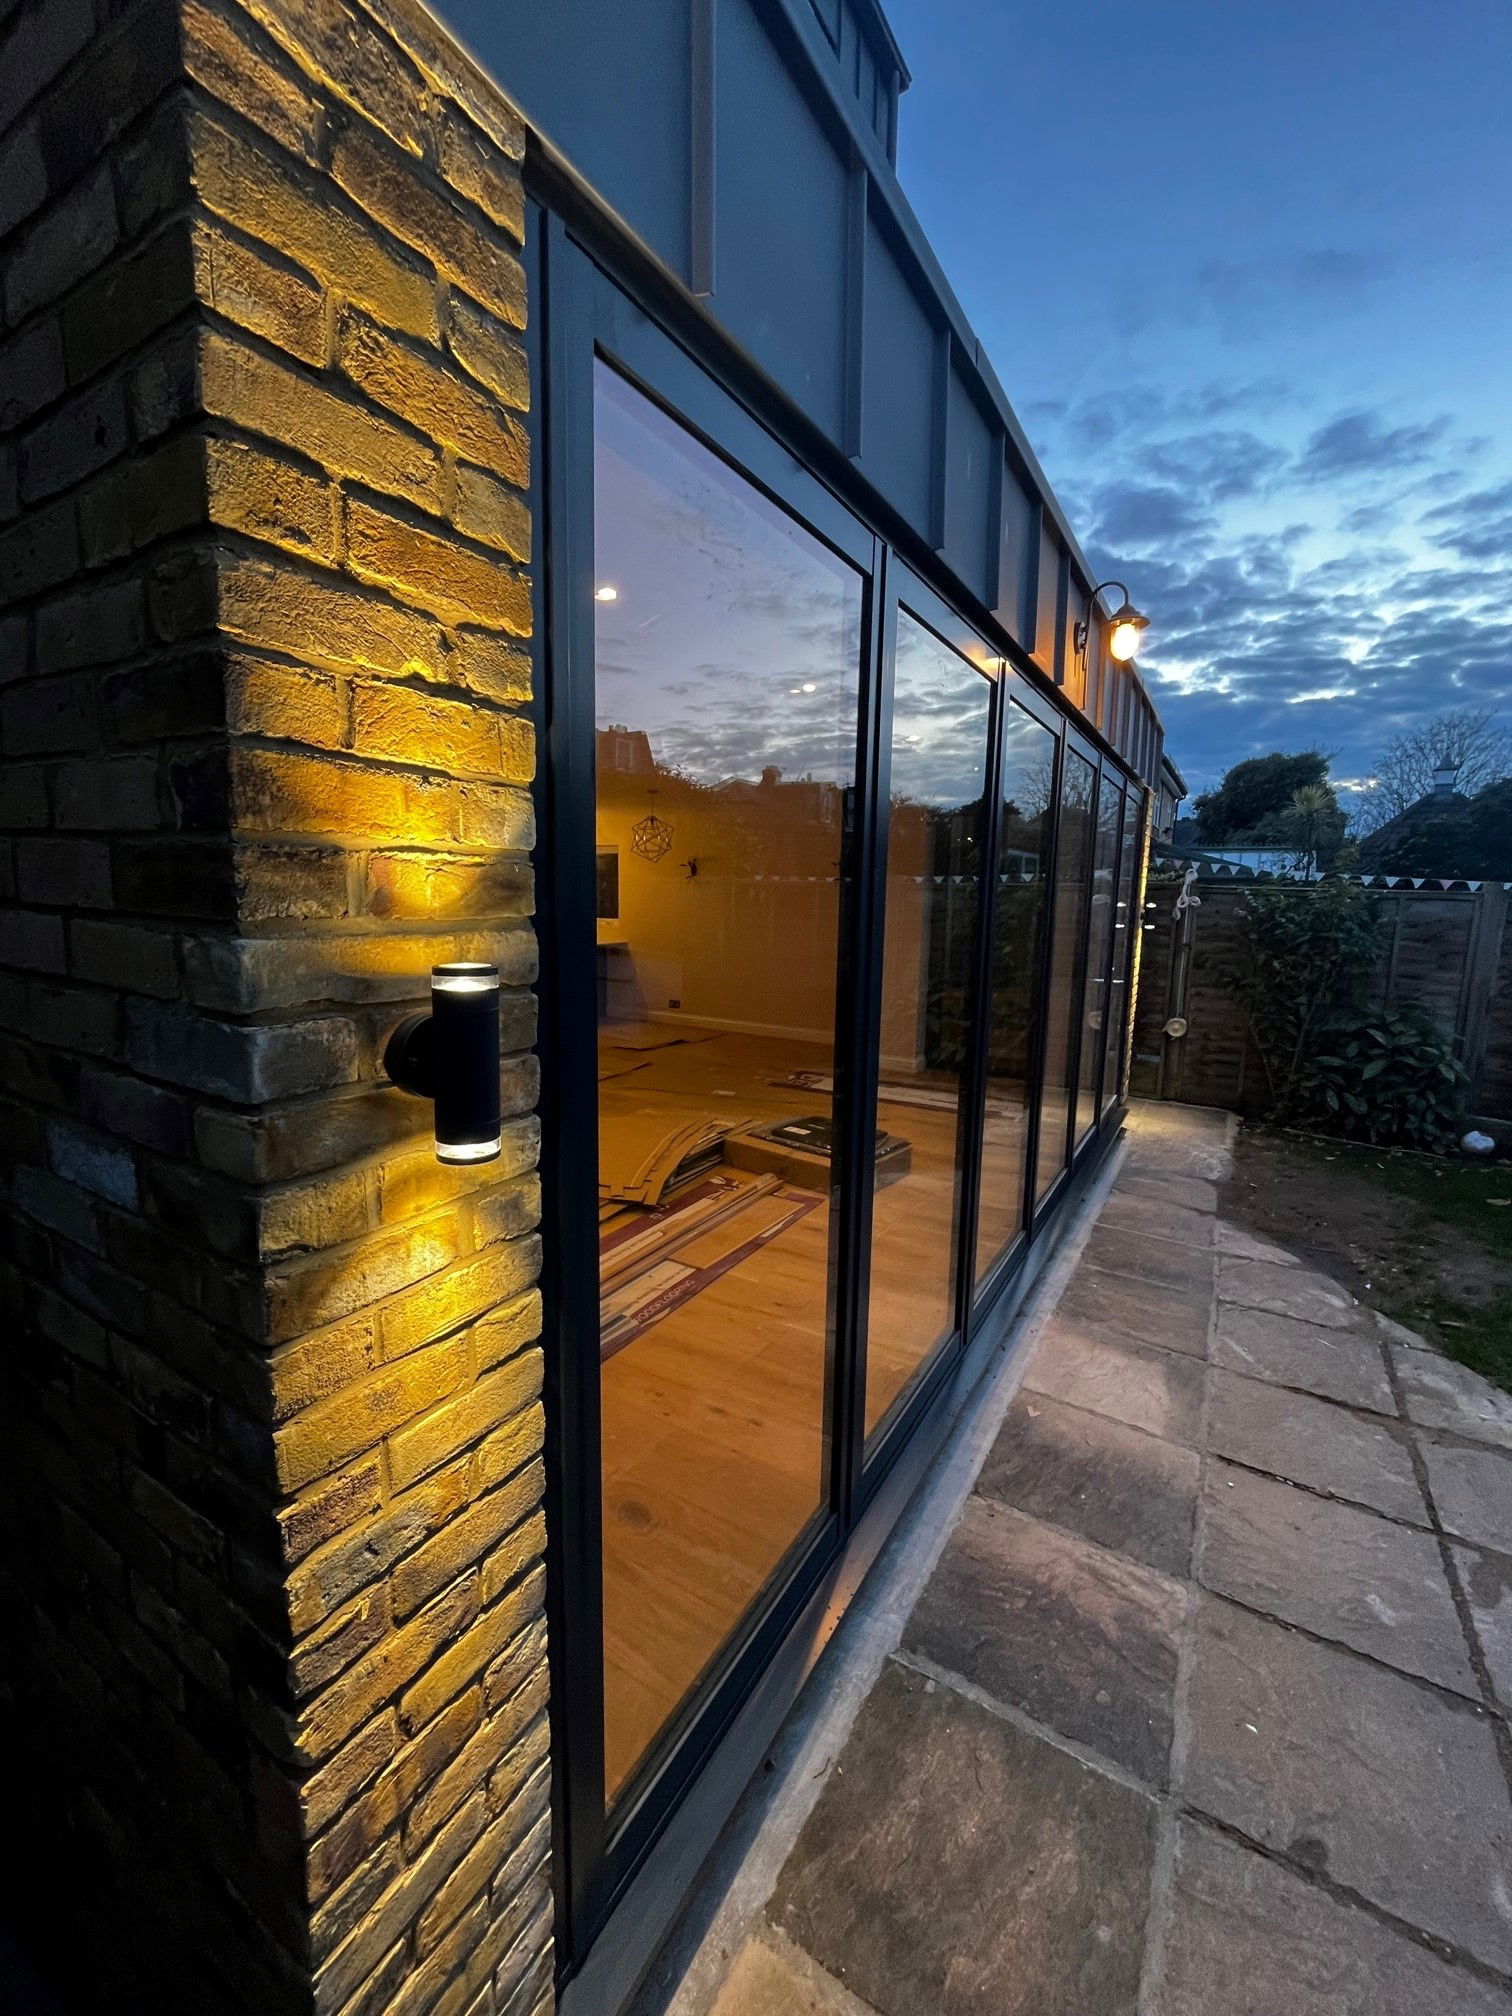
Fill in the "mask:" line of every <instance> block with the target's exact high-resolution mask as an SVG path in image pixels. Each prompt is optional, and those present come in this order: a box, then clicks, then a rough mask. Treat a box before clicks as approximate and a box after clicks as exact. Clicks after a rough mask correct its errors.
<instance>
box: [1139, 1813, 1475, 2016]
mask: <svg viewBox="0 0 1512 2016" xmlns="http://www.w3.org/2000/svg"><path fill="white" fill-rule="evenodd" d="M1435 2011H1437V2012H1442V2016H1512V1997H1509V1996H1507V1995H1505V1994H1504V1993H1503V1992H1502V1991H1501V1989H1499V1988H1495V1987H1491V1986H1488V1985H1487V1984H1486V1983H1485V1982H1484V1981H1482V1980H1478V1979H1476V1977H1475V1976H1474V1975H1472V1974H1469V1973H1467V1972H1466V1971H1465V1970H1464V1969H1463V1968H1460V1967H1454V1966H1451V1965H1449V1964H1446V1962H1445V1961H1443V1960H1442V1959H1440V1958H1439V1956H1438V1955H1437V1954H1435V1953H1430V1952H1426V1951H1425V1950H1424V1948H1423V1947H1421V1946H1420V1945H1417V1944H1416V1943H1415V1942H1414V1941H1413V1940H1412V1939H1411V1938H1409V1937H1407V1936H1406V1935H1405V1934H1404V1933H1402V1932H1399V1931H1397V1930H1396V1929H1395V1928H1394V1927H1391V1926H1388V1925H1384V1924H1382V1923H1381V1921H1380V1920H1379V1919H1376V1918H1373V1917H1372V1916H1371V1915H1370V1913H1369V1912H1368V1911H1365V1910H1362V1909H1361V1908H1360V1907H1359V1906H1357V1905H1351V1904H1344V1903H1339V1902H1336V1901H1335V1899H1334V1898H1332V1897H1330V1896H1329V1895H1328V1894H1327V1893H1326V1892H1325V1891H1322V1890H1319V1889H1317V1888H1316V1887H1315V1886H1314V1885H1312V1884H1310V1883H1306V1882H1304V1881H1302V1880H1301V1879H1300V1878H1299V1877H1296V1876H1293V1875H1292V1874H1291V1873H1290V1872H1289V1871H1288V1870H1286V1869H1283V1868H1281V1867H1280V1866H1279V1865H1278V1864H1277V1863H1275V1862H1272V1861H1270V1860H1269V1859H1268V1858H1267V1857H1266V1856H1264V1855H1257V1854H1256V1853H1254V1851H1253V1850H1252V1849H1248V1848H1244V1847H1241V1846H1240V1845H1239V1844H1238V1843H1237V1842H1235V1841H1232V1840H1230V1839H1227V1838H1226V1837H1225V1836H1223V1835H1221V1834H1218V1833H1215V1832H1214V1830H1213V1829H1212V1828H1210V1827H1203V1826H1199V1825H1197V1824H1194V1823H1193V1822H1192V1821H1190V1820H1188V1821H1185V1822H1183V1824H1182V1827H1181V1831H1180V1836H1179V1840H1178V1846H1177V1859H1176V1870H1175V1880H1174V1883H1173V1886H1172V1892H1171V1918H1170V1924H1169V1926H1168V1928H1167V1930H1166V1933H1165V1939H1164V1945H1163V1951H1162V1954H1161V1965H1160V1971H1159V1975H1158V1977H1157V1979H1156V1981H1155V1985H1154V1988H1153V1992H1152V1994H1151V1996H1150V1999H1149V2001H1148V2003H1147V2005H1146V2016H1431V2012H1435Z"/></svg>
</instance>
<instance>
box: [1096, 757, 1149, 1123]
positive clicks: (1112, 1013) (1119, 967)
mask: <svg viewBox="0 0 1512 2016" xmlns="http://www.w3.org/2000/svg"><path fill="white" fill-rule="evenodd" d="M1139 849H1140V809H1139V801H1138V799H1137V798H1136V797H1135V795H1134V793H1133V792H1128V793H1126V794H1125V797H1124V815H1123V841H1122V844H1121V846H1120V848H1119V853H1118V887H1117V892H1116V894H1115V897H1114V903H1113V965H1112V972H1111V975H1110V978H1109V983H1108V1029H1107V1047H1106V1050H1105V1051H1104V1056H1103V1079H1102V1110H1103V1112H1104V1113H1106V1112H1107V1110H1108V1108H1109V1107H1110V1106H1111V1105H1113V1104H1114V1102H1115V1101H1116V1100H1117V1098H1118V1090H1119V1082H1120V1080H1121V1079H1122V1076H1123V1056H1122V1048H1123V1033H1124V1016H1125V1014H1126V1013H1127V1008H1128V999H1129V978H1130V972H1131V955H1132V953H1133V949H1134V934H1135V930H1136V928H1137V925H1138V919H1137V918H1136V916H1135V914H1134V878H1135V873H1136V871H1137V869H1138V866H1139Z"/></svg>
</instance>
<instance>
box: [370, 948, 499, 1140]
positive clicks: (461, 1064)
mask: <svg viewBox="0 0 1512 2016" xmlns="http://www.w3.org/2000/svg"><path fill="white" fill-rule="evenodd" d="M383 1068H384V1070H385V1071H387V1073H388V1075H389V1076H390V1078H392V1079H393V1081H394V1083H395V1084H396V1085H398V1086H399V1087H401V1089H402V1090H404V1091H406V1092H413V1093H414V1094H415V1095H416V1096H417V1097H418V1098H421V1099H433V1100H434V1101H435V1102H436V1157H437V1160H438V1161H441V1162H492V1161H493V1160H494V1158H495V1156H497V1154H498V1153H499V1141H500V1136H499V969H498V967H497V966H485V965H482V964H480V963H478V962H476V961H473V960H465V959H459V960H457V961H455V962H454V963H453V964H452V965H449V966H433V967H432V968H431V1012H430V1013H429V1015H410V1016H408V1017H406V1019H405V1020H404V1021H403V1022H401V1023H400V1024H399V1027H398V1028H397V1029H396V1030H395V1031H394V1033H393V1035H392V1036H390V1038H389V1040H388V1045H387V1047H386V1049H385V1050H384V1053H383Z"/></svg>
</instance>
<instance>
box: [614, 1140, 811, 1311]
mask: <svg viewBox="0 0 1512 2016" xmlns="http://www.w3.org/2000/svg"><path fill="white" fill-rule="evenodd" d="M776 1188H777V1179H776V1177H775V1176H755V1175H748V1174H747V1173H746V1172H745V1171H744V1170H740V1169H721V1170H720V1171H719V1172H718V1173H717V1174H716V1175H713V1176H710V1177H708V1178H707V1179H706V1180H705V1181H704V1182H702V1183H695V1184H693V1185H692V1186H691V1188H684V1189H682V1190H679V1191H677V1192H675V1193H674V1194H673V1195H672V1196H670V1197H668V1198H666V1199H665V1200H664V1201H663V1202H662V1203H660V1204H655V1205H645V1204H620V1205H615V1206H613V1207H611V1208H612V1212H613V1215H612V1216H611V1217H607V1218H606V1217H605V1215H604V1209H603V1207H601V1208H600V1212H599V1283H600V1286H601V1287H602V1288H603V1289H604V1290H605V1292H606V1293H607V1291H608V1289H609V1288H610V1286H611V1285H613V1284H614V1283H616V1282H619V1281H623V1280H626V1279H629V1278H631V1277H633V1276H634V1275H636V1274H639V1273H643V1272H644V1271H645V1269H646V1268H647V1267H649V1266H651V1265H653V1264H654V1263H655V1262H657V1261H659V1260H665V1259H667V1258H668V1257H669V1256H670V1255H672V1254H673V1253H678V1252H680V1251H681V1249H682V1247H683V1246H684V1245H685V1244H686V1243H687V1242H688V1241H689V1240H697V1239H701V1238H703V1237H704V1236H705V1235H706V1234H707V1233H709V1232H710V1231H712V1230H715V1229H717V1228H719V1227H721V1226H723V1225H724V1224H725V1223H726V1222H727V1221H728V1220H729V1219H731V1218H734V1217H736V1216H738V1215H739V1214H740V1212H742V1211H743V1210H745V1208H746V1207H747V1205H749V1204H751V1203H753V1202H754V1201H755V1200H756V1199H758V1198H760V1197H763V1196H765V1195H766V1194H767V1193H768V1192H769V1191H772V1190H775V1189H776Z"/></svg>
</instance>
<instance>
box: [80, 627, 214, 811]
mask: <svg viewBox="0 0 1512 2016" xmlns="http://www.w3.org/2000/svg"><path fill="white" fill-rule="evenodd" d="M103 694H104V704H105V719H106V721H107V723H108V725H109V727H110V731H111V735H112V738H113V739H114V740H115V741H117V742H123V743H132V742H159V741H162V740H164V739H165V738H167V737H169V736H174V735H199V734H204V733H206V732H207V731H210V730H214V729H217V728H221V727H223V726H224V725H225V719H226V709H225V696H224V691H223V663H222V659H221V656H220V653H219V652H218V651H217V650H214V649H211V650H204V651H194V652H188V653H184V654H182V655H180V656H176V657H164V656H159V657H157V658H155V659H154V660H153V662H152V663H151V664H149V665H141V666H136V667H134V668H133V669H132V670H130V671H125V672H117V673H112V674H111V676H110V677H109V678H107V679H106V680H105V682H104V686H103ZM134 760H136V761H138V762H151V763H152V764H153V765H154V766H155V765H156V761H157V758H156V755H155V754H154V755H151V756H145V755H144V756H140V757H138V758H136V759H134ZM100 781H101V783H102V784H103V781H104V780H100Z"/></svg>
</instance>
